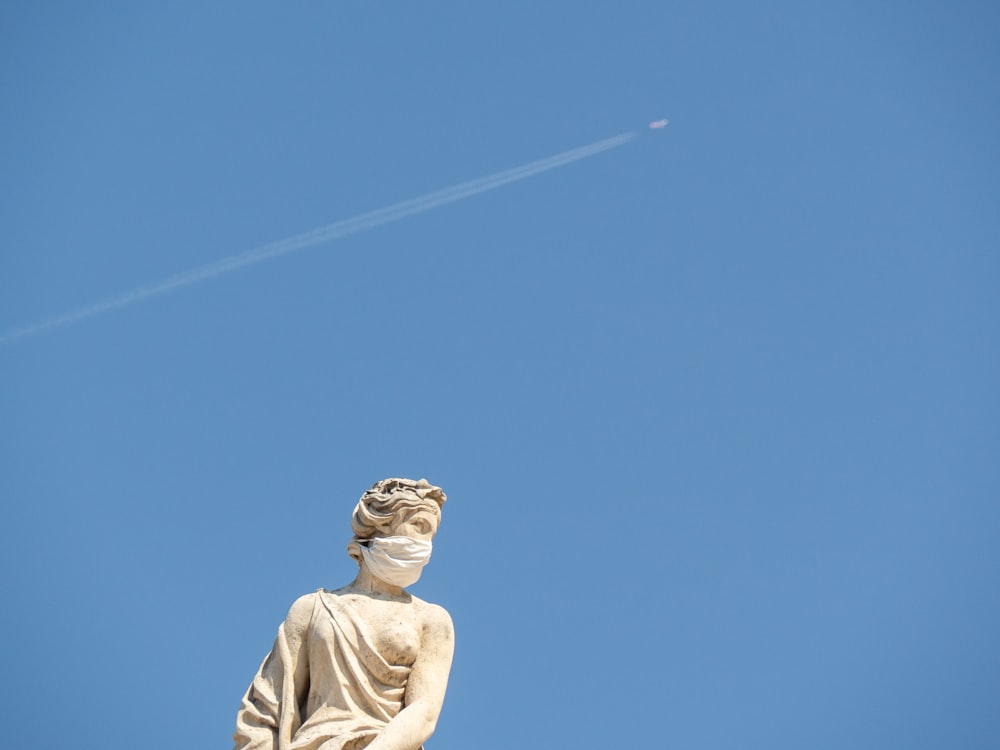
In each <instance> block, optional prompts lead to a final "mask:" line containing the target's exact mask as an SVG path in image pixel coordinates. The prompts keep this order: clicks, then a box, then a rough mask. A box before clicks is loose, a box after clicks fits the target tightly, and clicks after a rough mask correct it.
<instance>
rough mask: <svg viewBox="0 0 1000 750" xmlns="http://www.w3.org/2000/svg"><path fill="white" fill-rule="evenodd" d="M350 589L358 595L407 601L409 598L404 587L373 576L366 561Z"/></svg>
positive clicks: (363, 562) (362, 562) (362, 563)
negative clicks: (372, 595) (371, 595)
mask: <svg viewBox="0 0 1000 750" xmlns="http://www.w3.org/2000/svg"><path fill="white" fill-rule="evenodd" d="M348 588H349V589H350V590H352V591H354V592H356V593H358V594H374V595H377V596H386V597H392V598H394V599H405V598H408V596H409V595H408V594H407V593H406V592H405V591H403V589H402V587H400V586H396V585H394V584H391V583H386V582H385V581H383V580H382V579H381V578H377V577H376V576H374V575H372V572H371V571H370V570H368V566H367V565H366V564H365V561H364V560H362V561H361V567H360V568H359V569H358V577H357V578H355V579H354V581H353V582H352V583H351V585H350V586H348Z"/></svg>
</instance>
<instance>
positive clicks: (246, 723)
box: [233, 594, 316, 750]
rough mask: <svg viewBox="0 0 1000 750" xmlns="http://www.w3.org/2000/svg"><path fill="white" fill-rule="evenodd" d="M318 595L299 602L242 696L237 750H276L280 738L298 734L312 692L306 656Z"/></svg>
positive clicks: (305, 597)
mask: <svg viewBox="0 0 1000 750" xmlns="http://www.w3.org/2000/svg"><path fill="white" fill-rule="evenodd" d="M315 596H316V595H315V594H309V595H307V596H303V597H301V598H300V599H298V600H297V601H296V602H295V603H294V604H293V605H292V608H291V609H290V610H289V612H288V616H287V617H286V618H285V621H284V622H283V623H282V624H281V627H280V628H279V629H278V637H277V638H275V640H274V647H273V648H272V649H271V653H269V654H268V655H267V658H266V659H264V663H263V664H261V666H260V669H259V670H258V671H257V675H256V676H255V677H254V679H253V682H251V683H250V687H249V688H248V689H247V692H246V695H244V696H243V702H242V704H241V705H240V710H239V712H238V713H237V714H236V732H235V733H234V734H233V740H234V741H235V748H234V750H274V749H275V748H277V747H278V746H279V743H278V737H279V734H286V735H289V737H288V739H290V735H291V734H294V733H295V730H296V729H298V727H299V725H300V724H301V723H302V717H301V716H300V715H299V713H300V712H299V706H301V705H302V704H304V703H305V696H306V693H307V692H308V690H309V660H308V658H306V656H305V654H304V653H303V647H304V645H305V641H306V637H307V633H308V628H309V620H310V619H311V617H312V609H313V604H314V597H315Z"/></svg>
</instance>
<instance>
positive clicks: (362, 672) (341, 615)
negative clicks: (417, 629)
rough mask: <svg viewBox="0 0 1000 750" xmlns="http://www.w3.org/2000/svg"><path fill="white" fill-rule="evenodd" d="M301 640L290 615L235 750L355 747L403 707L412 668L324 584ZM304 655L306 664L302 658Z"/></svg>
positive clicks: (246, 707) (252, 691) (256, 682)
mask: <svg viewBox="0 0 1000 750" xmlns="http://www.w3.org/2000/svg"><path fill="white" fill-rule="evenodd" d="M308 596H309V597H312V599H313V602H312V614H311V615H310V618H309V624H308V627H307V628H306V632H305V633H304V635H303V637H302V642H301V645H300V646H299V647H298V648H297V649H294V648H292V647H291V646H290V642H289V637H288V635H289V633H288V630H289V628H290V627H291V626H290V624H289V621H288V620H286V621H285V622H284V623H283V624H282V625H281V628H280V629H279V630H278V637H277V638H276V639H275V641H274V648H273V649H271V653H270V654H268V656H267V658H266V659H264V663H263V664H261V667H260V670H259V671H258V672H257V676H256V677H254V679H253V682H252V683H251V684H250V687H249V689H248V690H247V692H246V695H244V696H243V702H242V704H241V706H240V711H239V713H238V714H237V717H236V733H235V734H234V735H233V739H234V740H235V741H236V746H235V750H355V749H356V748H363V747H365V746H366V745H367V744H368V743H369V742H371V741H372V740H373V739H374V738H375V737H376V736H377V735H378V733H379V731H381V729H382V728H383V727H384V726H385V725H386V724H387V723H389V721H390V719H392V718H393V717H394V716H395V715H396V714H398V713H399V712H400V710H401V709H402V707H403V694H404V692H405V690H406V680H407V678H408V677H409V674H410V667H406V666H398V665H393V664H390V663H388V662H387V661H386V660H385V659H384V658H383V657H382V656H381V654H379V652H378V649H377V648H376V647H375V641H374V638H373V634H372V633H371V632H370V629H369V628H368V626H367V624H366V623H365V621H364V620H362V619H361V617H360V616H359V614H358V613H357V612H356V611H355V610H354V608H353V607H352V606H351V604H350V602H349V601H347V600H345V599H344V598H343V597H340V596H338V595H336V594H333V593H331V592H328V591H325V590H323V589H320V590H318V591H317V592H316V593H314V594H309V595H308ZM303 660H305V662H303Z"/></svg>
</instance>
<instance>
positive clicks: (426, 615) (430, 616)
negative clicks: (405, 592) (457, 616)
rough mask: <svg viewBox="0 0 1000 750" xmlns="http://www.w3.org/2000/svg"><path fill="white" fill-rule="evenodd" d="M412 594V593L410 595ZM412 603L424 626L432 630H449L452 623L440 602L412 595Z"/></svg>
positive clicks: (452, 626)
mask: <svg viewBox="0 0 1000 750" xmlns="http://www.w3.org/2000/svg"><path fill="white" fill-rule="evenodd" d="M411 596H412V595H411ZM413 604H414V606H415V607H416V610H417V612H418V613H419V615H420V620H421V622H422V623H423V625H424V627H425V628H430V629H432V630H445V631H448V632H451V631H452V630H454V625H453V624H452V621H451V615H450V614H448V610H446V609H445V608H444V607H442V606H441V605H440V604H434V603H433V602H428V601H424V600H423V599H420V598H418V597H416V596H414V597H413Z"/></svg>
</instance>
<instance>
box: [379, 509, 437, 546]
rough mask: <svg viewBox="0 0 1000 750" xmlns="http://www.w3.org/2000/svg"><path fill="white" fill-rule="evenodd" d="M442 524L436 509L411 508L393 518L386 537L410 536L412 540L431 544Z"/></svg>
mask: <svg viewBox="0 0 1000 750" xmlns="http://www.w3.org/2000/svg"><path fill="white" fill-rule="evenodd" d="M440 522H441V515H440V512H439V511H437V509H436V508H431V507H429V506H424V507H422V508H410V509H409V510H404V511H401V512H399V513H397V514H396V515H395V516H394V517H393V519H392V523H391V524H390V525H389V533H388V534H387V535H386V536H408V537H410V539H419V540H420V541H423V542H429V541H430V540H431V539H433V538H434V535H435V534H436V533H437V530H438V524H439V523H440Z"/></svg>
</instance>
